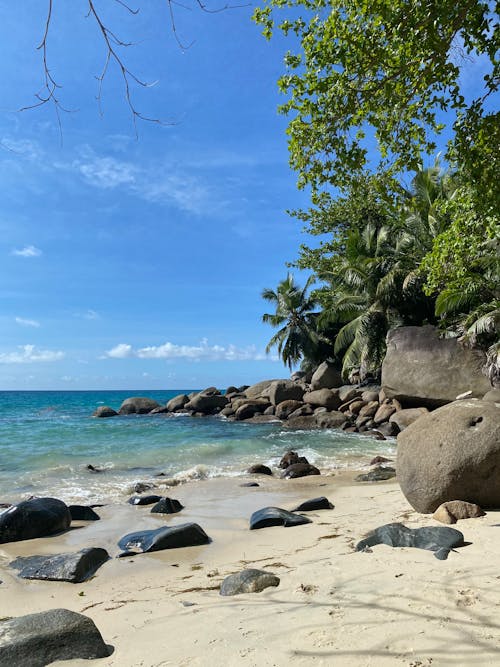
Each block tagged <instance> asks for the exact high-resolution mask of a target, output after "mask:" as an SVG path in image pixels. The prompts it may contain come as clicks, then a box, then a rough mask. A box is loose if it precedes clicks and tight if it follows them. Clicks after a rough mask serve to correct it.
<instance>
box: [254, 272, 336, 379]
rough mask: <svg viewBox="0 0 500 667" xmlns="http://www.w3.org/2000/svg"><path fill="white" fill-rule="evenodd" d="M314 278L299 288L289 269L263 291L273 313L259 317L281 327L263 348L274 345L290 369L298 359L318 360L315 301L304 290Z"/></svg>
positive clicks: (318, 337)
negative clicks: (272, 308)
mask: <svg viewBox="0 0 500 667" xmlns="http://www.w3.org/2000/svg"><path fill="white" fill-rule="evenodd" d="M313 282H314V276H311V277H310V278H309V279H308V280H307V282H306V284H305V286H304V287H303V288H300V287H299V286H298V285H297V283H296V282H295V280H294V278H293V275H292V274H291V273H289V274H288V275H287V277H286V278H285V279H284V280H282V281H281V282H280V283H279V285H278V287H277V289H276V290H272V289H269V288H266V289H264V290H263V291H262V298H263V299H265V300H266V301H270V302H271V303H273V304H274V305H275V306H276V310H275V312H274V313H265V314H264V315H263V316H262V321H263V322H266V323H268V324H270V325H271V326H273V327H280V329H279V330H278V331H277V332H276V333H275V334H274V336H273V337H272V338H271V340H270V341H269V344H268V345H267V347H266V352H269V351H270V350H271V349H272V348H273V347H277V348H278V353H279V355H280V357H281V358H282V359H283V362H284V363H285V364H286V365H287V366H288V367H289V368H290V369H291V368H292V366H293V365H294V364H298V363H299V362H300V361H301V360H307V361H317V360H319V357H320V356H321V343H322V342H323V341H322V337H321V336H320V335H319V334H318V332H317V330H316V319H317V311H316V310H315V309H316V306H317V303H316V300H315V299H314V298H312V297H311V296H310V295H308V293H307V292H308V290H309V288H310V287H311V285H312V283H313Z"/></svg>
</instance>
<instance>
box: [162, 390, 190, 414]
mask: <svg viewBox="0 0 500 667" xmlns="http://www.w3.org/2000/svg"><path fill="white" fill-rule="evenodd" d="M188 402H189V397H188V396H186V394H177V396H174V397H173V398H171V399H170V400H169V402H168V403H167V409H168V410H169V411H170V412H175V411H176V410H182V409H183V408H184V406H185V405H186V403H188Z"/></svg>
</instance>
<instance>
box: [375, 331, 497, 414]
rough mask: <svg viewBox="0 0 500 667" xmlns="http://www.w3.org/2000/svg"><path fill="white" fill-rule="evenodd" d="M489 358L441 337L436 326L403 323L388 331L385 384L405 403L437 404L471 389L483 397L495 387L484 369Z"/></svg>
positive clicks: (388, 392) (389, 392)
mask: <svg viewBox="0 0 500 667" xmlns="http://www.w3.org/2000/svg"><path fill="white" fill-rule="evenodd" d="M485 361H486V357H485V355H484V353H483V352H481V351H479V350H471V349H469V348H467V347H464V346H463V345H461V344H460V343H459V342H458V340H457V339H456V338H440V337H439V332H438V330H437V329H436V328H435V327H433V326H430V325H428V326H423V327H399V328H397V329H392V330H391V331H389V333H388V334H387V353H386V356H385V358H384V361H383V364H382V386H383V389H384V392H385V394H386V396H387V397H388V398H397V399H398V400H400V401H402V402H403V404H404V405H405V404H408V405H428V406H429V407H436V406H440V405H444V404H446V403H449V402H451V401H454V400H455V398H456V396H459V395H460V394H463V393H464V392H467V391H472V392H473V396H475V397H482V396H484V394H485V393H486V392H487V391H488V390H489V389H491V385H490V382H489V380H488V378H487V377H486V376H485V375H483V373H482V371H481V368H482V367H483V365H484V363H485Z"/></svg>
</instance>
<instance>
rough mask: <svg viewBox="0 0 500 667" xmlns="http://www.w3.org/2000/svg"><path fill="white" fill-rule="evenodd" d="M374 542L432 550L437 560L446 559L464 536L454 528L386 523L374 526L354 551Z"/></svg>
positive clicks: (461, 543) (462, 540)
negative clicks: (377, 526) (416, 526)
mask: <svg viewBox="0 0 500 667" xmlns="http://www.w3.org/2000/svg"><path fill="white" fill-rule="evenodd" d="M376 544H387V545H389V546H390V547H415V548H417V549H428V550H429V551H433V552H434V556H435V557H436V558H438V559H439V560H446V559H447V558H448V554H449V553H450V551H451V550H452V549H453V548H454V547H460V546H463V544H464V536H463V535H462V533H461V532H460V531H459V530H455V529H454V528H444V527H441V526H439V527H436V526H430V527H427V526H426V527H425V528H407V527H406V526H405V525H403V524H402V523H388V524H386V525H385V526H380V528H376V529H375V530H373V531H372V532H371V533H369V535H368V536H367V537H366V538H365V539H364V540H361V542H358V544H357V545H356V551H364V550H365V549H367V548H369V547H373V546H375V545H376Z"/></svg>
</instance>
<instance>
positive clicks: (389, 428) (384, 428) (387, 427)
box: [377, 422, 399, 438]
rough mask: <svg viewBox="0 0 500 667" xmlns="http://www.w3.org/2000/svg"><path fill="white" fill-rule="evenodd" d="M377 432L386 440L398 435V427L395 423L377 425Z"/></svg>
mask: <svg viewBox="0 0 500 667" xmlns="http://www.w3.org/2000/svg"><path fill="white" fill-rule="evenodd" d="M377 431H380V433H382V435H385V436H386V437H388V438H393V437H395V436H396V435H397V434H398V433H399V426H398V425H397V424H396V423H395V422H386V423H385V424H378V425H377Z"/></svg>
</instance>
